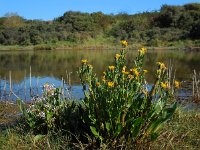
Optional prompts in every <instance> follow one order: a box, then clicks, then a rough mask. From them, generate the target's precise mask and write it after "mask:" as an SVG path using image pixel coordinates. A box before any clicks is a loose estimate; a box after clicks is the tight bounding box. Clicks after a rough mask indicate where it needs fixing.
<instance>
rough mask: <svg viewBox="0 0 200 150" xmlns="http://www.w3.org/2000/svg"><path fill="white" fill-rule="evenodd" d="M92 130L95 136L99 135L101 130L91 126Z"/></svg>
mask: <svg viewBox="0 0 200 150" xmlns="http://www.w3.org/2000/svg"><path fill="white" fill-rule="evenodd" d="M90 130H91V131H92V134H93V135H94V136H95V137H99V132H97V130H96V128H95V127H93V126H90Z"/></svg>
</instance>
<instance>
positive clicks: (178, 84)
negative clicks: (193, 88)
mask: <svg viewBox="0 0 200 150" xmlns="http://www.w3.org/2000/svg"><path fill="white" fill-rule="evenodd" d="M174 85H175V88H177V89H178V88H180V82H179V81H176V80H175V81H174Z"/></svg>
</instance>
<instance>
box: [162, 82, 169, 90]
mask: <svg viewBox="0 0 200 150" xmlns="http://www.w3.org/2000/svg"><path fill="white" fill-rule="evenodd" d="M160 85H161V87H162V88H163V89H168V88H169V83H168V82H161V84H160Z"/></svg>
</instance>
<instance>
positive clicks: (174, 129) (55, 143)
mask: <svg viewBox="0 0 200 150" xmlns="http://www.w3.org/2000/svg"><path fill="white" fill-rule="evenodd" d="M21 126H23V124H20V125H19V126H15V127H14V128H7V129H6V130H3V131H1V133H0V149H8V150H9V149H67V148H77V149H81V148H83V147H87V146H88V145H84V144H83V143H79V142H80V141H78V140H77V141H76V140H73V141H72V137H73V135H71V134H70V133H69V134H67V135H65V136H63V135H61V134H60V133H56V134H55V133H49V134H47V135H45V136H35V135H34V134H32V133H31V132H26V131H24V130H23V131H22V129H21ZM199 141H200V112H198V111H195V110H190V111H184V110H183V107H179V108H178V109H177V110H176V113H175V115H174V116H173V118H172V120H171V121H170V122H167V123H166V124H165V125H164V128H163V130H162V134H161V135H160V136H159V138H158V139H157V140H156V141H154V142H152V143H150V144H147V145H141V147H140V148H139V149H142V148H143V149H155V150H160V149H183V150H186V149H193V150H197V149H199V147H200V142H199ZM90 144H91V143H90ZM129 146H130V145H127V149H128V147H129ZM103 147H104V148H105V149H107V148H106V146H105V145H104V146H103ZM103 147H102V148H101V149H104V148H103ZM108 149H109V148H108Z"/></svg>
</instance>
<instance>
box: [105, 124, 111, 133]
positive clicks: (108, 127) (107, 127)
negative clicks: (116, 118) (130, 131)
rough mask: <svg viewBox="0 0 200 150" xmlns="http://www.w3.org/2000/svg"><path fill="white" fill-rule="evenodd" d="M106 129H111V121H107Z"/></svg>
mask: <svg viewBox="0 0 200 150" xmlns="http://www.w3.org/2000/svg"><path fill="white" fill-rule="evenodd" d="M106 129H107V131H108V132H109V131H110V129H111V128H110V123H109V122H106Z"/></svg>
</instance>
